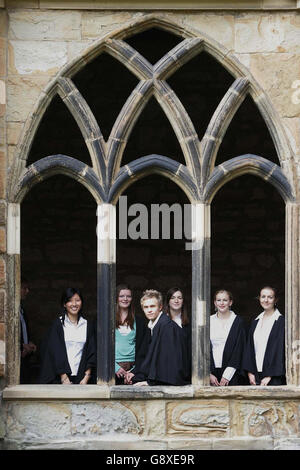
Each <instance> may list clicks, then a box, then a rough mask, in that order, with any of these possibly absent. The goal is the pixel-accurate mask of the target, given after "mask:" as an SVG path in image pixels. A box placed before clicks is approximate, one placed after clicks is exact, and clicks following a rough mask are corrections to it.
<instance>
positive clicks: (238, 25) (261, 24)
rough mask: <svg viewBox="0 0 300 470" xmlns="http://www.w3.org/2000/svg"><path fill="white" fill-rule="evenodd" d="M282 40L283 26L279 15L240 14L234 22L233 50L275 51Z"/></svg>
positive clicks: (238, 51) (247, 51) (239, 51)
mask: <svg viewBox="0 0 300 470" xmlns="http://www.w3.org/2000/svg"><path fill="white" fill-rule="evenodd" d="M283 41H284V26H283V23H282V21H281V19H280V17H279V16H276V15H271V14H258V15H254V14H253V15H240V16H239V17H237V19H236V22H235V50H236V52H237V53H241V52H244V53H245V52H246V53H249V52H256V53H257V52H276V51H278V50H280V49H279V48H280V47H281V44H282V42H283Z"/></svg>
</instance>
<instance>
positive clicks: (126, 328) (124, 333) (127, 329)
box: [118, 324, 131, 336]
mask: <svg viewBox="0 0 300 470" xmlns="http://www.w3.org/2000/svg"><path fill="white" fill-rule="evenodd" d="M118 330H119V333H120V335H122V336H127V335H129V333H130V332H131V328H130V326H129V325H127V324H126V325H120V326H119V327H118Z"/></svg>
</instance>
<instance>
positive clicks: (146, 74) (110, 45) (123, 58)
mask: <svg viewBox="0 0 300 470" xmlns="http://www.w3.org/2000/svg"><path fill="white" fill-rule="evenodd" d="M105 50H106V52H108V53H109V54H110V55H112V56H113V57H114V58H115V59H117V60H118V61H119V62H121V63H122V64H123V65H124V66H125V67H127V68H128V70H130V72H132V73H133V74H134V75H135V76H136V77H137V78H138V79H139V80H151V79H152V77H153V66H152V65H151V64H150V62H148V60H147V59H145V57H143V56H142V55H141V54H140V53H139V52H138V51H136V50H135V49H134V48H133V47H131V46H130V45H129V44H127V43H126V42H124V41H122V40H118V39H108V40H107V41H106V43H105Z"/></svg>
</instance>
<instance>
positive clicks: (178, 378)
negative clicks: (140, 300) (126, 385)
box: [132, 313, 187, 385]
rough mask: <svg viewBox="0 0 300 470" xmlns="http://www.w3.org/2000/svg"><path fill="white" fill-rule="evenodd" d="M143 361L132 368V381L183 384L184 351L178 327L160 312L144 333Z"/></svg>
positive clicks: (151, 383) (154, 383)
mask: <svg viewBox="0 0 300 470" xmlns="http://www.w3.org/2000/svg"><path fill="white" fill-rule="evenodd" d="M146 341H147V342H148V347H147V352H146V356H145V359H144V361H143V362H142V364H141V365H140V366H139V367H137V366H136V367H135V368H134V369H133V371H132V372H133V373H134V374H135V375H134V377H133V379H132V382H133V383H136V382H142V381H145V380H146V381H147V382H148V384H149V385H185V384H186V379H185V370H186V367H187V366H186V361H187V358H186V353H185V347H184V338H183V334H182V331H181V328H180V327H179V326H178V325H177V324H176V323H175V322H173V320H171V319H170V318H169V317H168V316H167V315H166V314H164V313H163V314H162V315H161V316H160V318H159V320H158V322H157V324H156V325H155V327H154V328H153V330H152V335H151V331H150V329H149V331H148V333H147V338H146Z"/></svg>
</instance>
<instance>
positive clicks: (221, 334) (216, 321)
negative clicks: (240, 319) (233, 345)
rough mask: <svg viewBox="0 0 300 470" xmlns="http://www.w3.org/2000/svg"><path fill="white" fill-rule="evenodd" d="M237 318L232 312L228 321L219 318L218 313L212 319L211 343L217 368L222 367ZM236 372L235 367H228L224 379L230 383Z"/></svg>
mask: <svg viewBox="0 0 300 470" xmlns="http://www.w3.org/2000/svg"><path fill="white" fill-rule="evenodd" d="M235 317H236V314H235V313H234V312H232V311H230V317H228V318H227V319H226V320H222V319H221V318H219V317H218V315H217V313H215V314H214V315H211V317H210V341H211V344H212V352H213V358H214V363H215V367H216V368H221V367H222V361H223V352H224V348H225V343H226V341H227V337H228V335H229V332H230V329H231V327H232V324H233V322H234V320H235ZM235 371H236V369H235V368H234V367H226V369H225V370H224V372H223V377H224V378H225V379H227V380H228V381H230V380H231V379H232V377H233V375H234V373H235Z"/></svg>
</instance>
